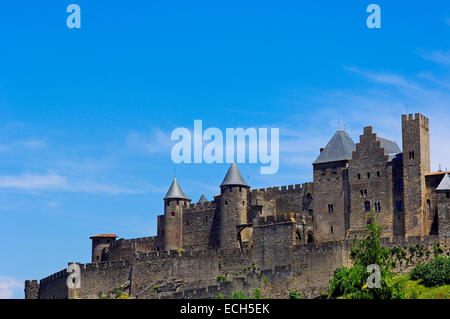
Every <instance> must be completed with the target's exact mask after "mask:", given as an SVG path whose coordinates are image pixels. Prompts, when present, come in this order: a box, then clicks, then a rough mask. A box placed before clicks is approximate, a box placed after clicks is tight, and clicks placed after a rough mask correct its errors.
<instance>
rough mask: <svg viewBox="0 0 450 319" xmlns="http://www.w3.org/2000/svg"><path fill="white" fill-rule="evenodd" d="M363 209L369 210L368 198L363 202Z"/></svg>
mask: <svg viewBox="0 0 450 319" xmlns="http://www.w3.org/2000/svg"><path fill="white" fill-rule="evenodd" d="M364 210H365V211H366V212H369V211H370V202H369V201H368V200H366V201H365V202H364Z"/></svg>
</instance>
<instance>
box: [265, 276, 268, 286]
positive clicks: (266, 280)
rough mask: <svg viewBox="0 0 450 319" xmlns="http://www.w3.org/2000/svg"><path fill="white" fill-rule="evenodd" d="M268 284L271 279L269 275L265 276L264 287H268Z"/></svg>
mask: <svg viewBox="0 0 450 319" xmlns="http://www.w3.org/2000/svg"><path fill="white" fill-rule="evenodd" d="M268 283H269V277H267V275H264V285H266V286H267V284H268Z"/></svg>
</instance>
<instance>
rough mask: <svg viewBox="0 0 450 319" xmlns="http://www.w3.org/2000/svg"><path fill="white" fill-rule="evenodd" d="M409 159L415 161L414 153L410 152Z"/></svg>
mask: <svg viewBox="0 0 450 319" xmlns="http://www.w3.org/2000/svg"><path fill="white" fill-rule="evenodd" d="M409 159H414V151H411V152H409Z"/></svg>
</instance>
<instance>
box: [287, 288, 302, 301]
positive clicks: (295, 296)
mask: <svg viewBox="0 0 450 319" xmlns="http://www.w3.org/2000/svg"><path fill="white" fill-rule="evenodd" d="M289 299H303V296H302V295H301V294H300V293H298V292H297V290H291V291H289Z"/></svg>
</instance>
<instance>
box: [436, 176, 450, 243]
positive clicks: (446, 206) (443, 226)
mask: <svg viewBox="0 0 450 319" xmlns="http://www.w3.org/2000/svg"><path fill="white" fill-rule="evenodd" d="M436 192H437V195H438V218H439V219H438V229H439V236H450V175H448V173H447V174H445V175H444V178H442V181H441V183H440V184H439V186H438V187H437V188H436Z"/></svg>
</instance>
